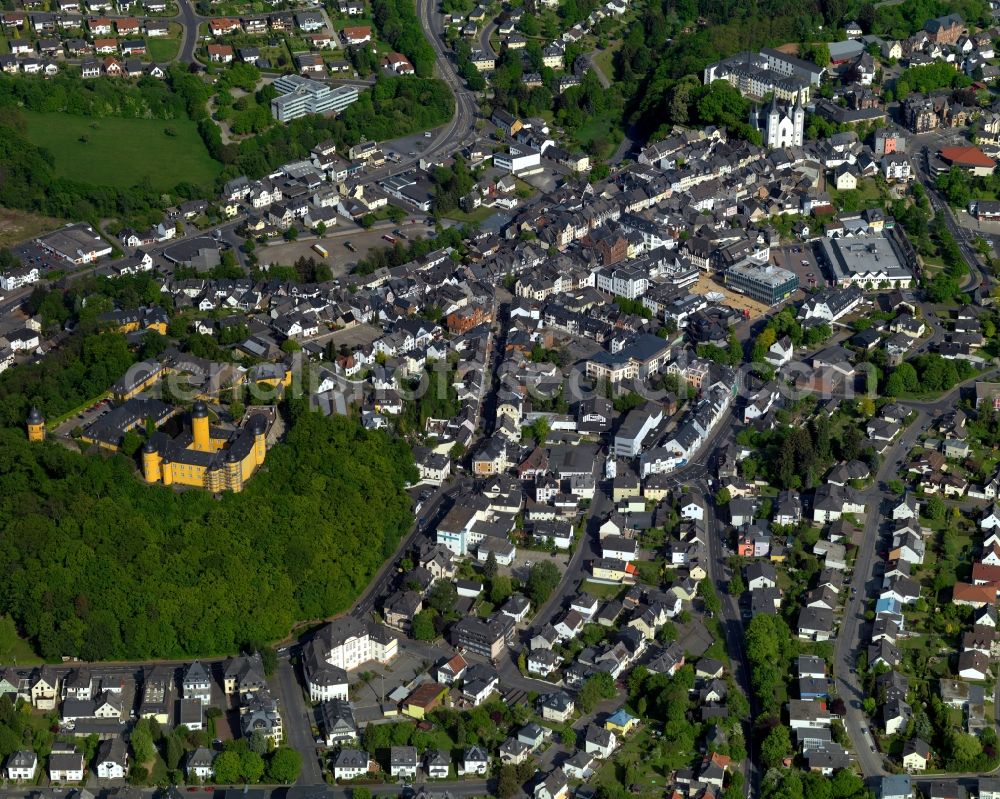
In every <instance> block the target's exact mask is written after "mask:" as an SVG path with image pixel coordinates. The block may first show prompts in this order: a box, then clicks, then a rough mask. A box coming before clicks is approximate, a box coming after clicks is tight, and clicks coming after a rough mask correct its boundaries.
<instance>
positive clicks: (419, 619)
mask: <svg viewBox="0 0 1000 799" xmlns="http://www.w3.org/2000/svg"><path fill="white" fill-rule="evenodd" d="M434 616H435V614H434V611H433V610H431V609H430V608H424V609H423V610H422V611H420V612H419V613H418V614H417V615H416V616H414V617H413V637H414V638H416V639H417V640H418V641H433V640H434V639H435V638H437V631H436V630H435V629H434Z"/></svg>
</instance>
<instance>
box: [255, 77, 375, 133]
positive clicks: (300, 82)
mask: <svg viewBox="0 0 1000 799" xmlns="http://www.w3.org/2000/svg"><path fill="white" fill-rule="evenodd" d="M274 88H275V89H277V90H278V91H279V92H281V94H280V95H279V96H277V97H275V98H274V99H273V100H271V114H272V115H273V116H274V118H275V119H277V120H278V121H279V122H288V121H290V120H292V119H298V118H299V117H304V116H306V114H327V113H330V112H333V113H336V114H339V113H340V112H341V111H343V110H344V109H345V108H347V106H349V105H350V104H351V103H353V102H356V101H357V99H358V88H357V87H356V86H337V87H330V86H327V85H326V84H324V83H320V82H318V81H315V80H310V79H309V78H303V77H302V76H301V75H282V76H281V77H280V78H278V79H277V80H276V81H275V82H274Z"/></svg>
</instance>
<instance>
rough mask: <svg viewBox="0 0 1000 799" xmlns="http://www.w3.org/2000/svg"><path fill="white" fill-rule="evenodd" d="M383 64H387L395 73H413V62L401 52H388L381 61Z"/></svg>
mask: <svg viewBox="0 0 1000 799" xmlns="http://www.w3.org/2000/svg"><path fill="white" fill-rule="evenodd" d="M382 64H383V65H384V66H387V67H388V68H389V69H391V70H392V71H393V72H395V73H396V74H397V75H412V74H414V71H415V70H414V69H413V64H411V63H410V61H409V59H407V57H406V56H405V55H403V54H402V53H389V55H387V56H386V57H385V60H384V61H383V62H382Z"/></svg>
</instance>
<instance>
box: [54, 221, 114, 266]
mask: <svg viewBox="0 0 1000 799" xmlns="http://www.w3.org/2000/svg"><path fill="white" fill-rule="evenodd" d="M37 241H38V243H39V244H40V245H41V247H42V249H44V250H46V251H47V252H50V253H52V254H53V255H57V256H59V257H60V258H65V259H66V260H67V261H69V262H70V263H72V264H76V265H77V266H80V265H81V264H89V263H93V262H94V261H96V260H97V259H98V258H103V257H105V256H106V255H111V245H110V244H108V243H107V242H106V241H105V240H104V239H102V238H101V237H100V236H99V235H97V233H95V232H94V229H93V228H92V227H90V225H83V224H80V225H67V226H66V227H64V228H60V229H59V230H55V231H53V232H52V233H49V234H47V235H45V236H40V237H39V238H38V239H37Z"/></svg>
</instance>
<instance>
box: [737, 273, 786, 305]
mask: <svg viewBox="0 0 1000 799" xmlns="http://www.w3.org/2000/svg"><path fill="white" fill-rule="evenodd" d="M726 285H727V286H729V287H730V288H731V289H733V290H734V291H738V292H740V293H741V294H746V295H747V296H748V297H750V298H751V299H753V300H757V302H762V303H764V304H765V305H777V304H778V303H779V302H783V301H784V300H787V299H788V298H789V297H790V296H791V295H792V294H793V293H794V292H795V290H796V289H797V288H798V287H799V278H798V275H796V274H795V273H794V272H790V271H789V270H787V269H782V268H780V267H777V266H760V265H757V264H752V263H744V264H737V265H736V266H731V267H729V269H727V270H726Z"/></svg>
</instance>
